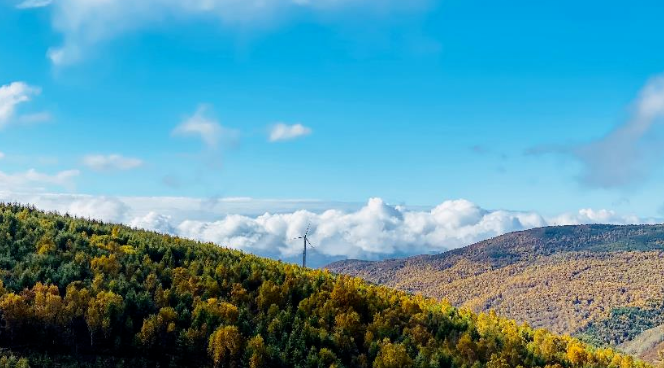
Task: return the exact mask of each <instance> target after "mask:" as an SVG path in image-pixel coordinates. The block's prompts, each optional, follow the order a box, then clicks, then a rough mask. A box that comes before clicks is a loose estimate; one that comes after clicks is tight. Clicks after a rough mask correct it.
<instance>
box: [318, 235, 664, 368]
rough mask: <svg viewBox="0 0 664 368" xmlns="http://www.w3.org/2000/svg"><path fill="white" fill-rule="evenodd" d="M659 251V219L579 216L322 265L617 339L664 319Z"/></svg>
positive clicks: (601, 341)
mask: <svg viewBox="0 0 664 368" xmlns="http://www.w3.org/2000/svg"><path fill="white" fill-rule="evenodd" d="M663 256H664V226H662V225H653V226H610V225H581V226H562V227H548V228H540V229H533V230H528V231H522V232H515V233H510V234H506V235H503V236H499V237H496V238H493V239H489V240H486V241H483V242H480V243H477V244H473V245H470V246H468V247H465V248H460V249H455V250H452V251H449V252H445V253H442V254H438V255H431V256H417V257H412V258H406V259H399V260H388V261H383V262H362V261H342V262H337V263H333V264H331V265H329V266H327V269H329V270H331V271H333V272H337V273H342V274H349V275H354V276H359V277H362V278H364V279H366V280H369V281H371V282H374V283H378V284H384V285H387V286H390V287H395V288H398V289H401V290H406V291H409V292H413V293H421V294H423V295H425V296H428V297H434V298H437V299H446V300H448V301H449V302H450V303H451V304H452V305H455V306H464V307H468V308H470V309H472V310H473V311H475V312H481V311H488V310H495V311H496V313H498V314H499V315H504V316H506V317H508V318H514V319H516V320H517V321H522V322H527V323H529V324H530V325H532V326H534V327H545V328H548V329H550V330H552V331H554V332H556V333H567V334H574V335H578V336H580V337H582V338H584V339H585V340H587V341H590V342H592V343H594V344H596V345H614V346H617V345H619V344H623V343H625V342H627V341H630V340H632V339H634V338H636V337H637V336H638V335H639V334H641V333H642V332H644V331H646V330H648V329H651V328H654V327H656V326H658V325H659V324H662V323H664V313H663V312H664V305H663V304H662V302H663V301H664V277H663V276H664V262H662V257H663ZM633 351H634V350H633ZM649 354H650V355H649V356H652V352H649Z"/></svg>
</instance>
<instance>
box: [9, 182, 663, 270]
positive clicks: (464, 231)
mask: <svg viewBox="0 0 664 368" xmlns="http://www.w3.org/2000/svg"><path fill="white" fill-rule="evenodd" d="M0 201H18V202H22V203H32V204H35V205H36V206H37V207H39V208H42V209H46V210H53V211H58V212H62V213H65V212H66V213H69V214H72V215H77V216H83V217H92V218H99V219H102V220H106V221H116V222H122V223H125V224H127V225H130V226H133V227H137V228H144V229H148V230H154V231H159V232H163V233H169V234H173V235H179V236H183V237H187V238H191V239H197V240H202V241H207V242H214V243H216V244H219V245H223V246H227V247H231V248H236V249H241V250H244V251H247V252H251V253H254V254H258V255H261V256H266V257H272V258H279V259H283V260H286V261H294V262H297V261H298V259H299V257H300V252H301V249H302V244H301V243H300V241H299V240H293V239H294V238H296V237H298V236H300V235H302V233H303V232H304V231H305V230H306V229H307V227H308V226H309V224H311V228H310V232H309V236H310V240H311V242H312V243H313V244H314V245H315V248H314V250H313V252H312V254H311V256H312V262H311V264H312V265H313V266H321V265H324V264H326V263H328V262H330V261H332V260H338V259H343V258H359V259H384V258H390V257H398V256H409V255H415V254H423V253H437V252H441V251H444V250H447V249H452V248H458V247H461V246H465V245H468V244H472V243H475V242H477V241H481V240H484V239H487V238H491V237H494V236H497V235H501V234H504V233H507V232H510V231H518V230H525V229H530V228H534V227H540V226H547V225H566V224H587V223H613V224H631V223H652V222H654V220H653V219H642V218H639V217H637V216H630V215H628V216H623V215H619V214H617V213H615V212H613V211H610V210H603V209H600V210H593V209H582V210H579V211H577V212H570V213H563V214H560V215H557V216H553V217H545V216H541V215H540V214H538V213H536V212H523V211H507V210H488V209H484V208H482V207H480V206H478V205H476V204H474V203H472V202H470V201H467V200H463V199H459V200H448V201H445V202H443V203H441V204H440V205H438V206H436V207H433V208H429V209H421V208H406V207H402V206H393V205H390V204H388V203H386V202H385V201H383V200H382V199H380V198H373V199H370V200H369V201H368V202H367V203H365V204H348V203H346V204H341V203H327V202H316V201H280V200H255V199H250V198H220V199H218V200H216V201H214V203H210V202H209V201H208V200H206V199H199V198H187V197H118V198H114V197H96V196H84V195H66V194H17V193H13V192H0ZM261 210H263V211H264V212H261ZM265 211H267V212H265Z"/></svg>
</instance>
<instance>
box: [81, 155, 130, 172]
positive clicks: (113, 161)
mask: <svg viewBox="0 0 664 368" xmlns="http://www.w3.org/2000/svg"><path fill="white" fill-rule="evenodd" d="M83 164H84V165H85V166H87V167H89V168H91V169H93V170H97V171H108V170H131V169H135V168H138V167H140V166H142V165H143V161H142V160H139V159H137V158H131V157H124V156H122V155H116V154H113V155H88V156H85V157H83Z"/></svg>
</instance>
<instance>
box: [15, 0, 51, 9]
mask: <svg viewBox="0 0 664 368" xmlns="http://www.w3.org/2000/svg"><path fill="white" fill-rule="evenodd" d="M52 3H53V0H25V1H23V2H21V3H19V4H18V5H16V7H17V8H18V9H34V8H43V7H45V6H49V5H51V4H52Z"/></svg>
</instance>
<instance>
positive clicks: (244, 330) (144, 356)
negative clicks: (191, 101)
mask: <svg viewBox="0 0 664 368" xmlns="http://www.w3.org/2000/svg"><path fill="white" fill-rule="evenodd" d="M0 280H1V281H2V284H1V285H0V349H1V352H0V355H3V356H2V357H0V366H1V367H27V366H33V367H38V366H39V367H122V366H128V367H166V366H173V367H254V368H255V367H376V368H388V367H393V368H396V367H473V368H476V367H516V366H521V367H551V368H553V367H557V368H562V367H624V368H629V367H646V366H647V365H645V364H644V363H642V362H640V361H635V360H634V359H633V358H631V357H630V356H626V355H621V354H618V353H615V352H614V351H612V350H611V349H594V348H590V347H588V346H586V345H584V344H583V343H581V342H579V341H578V340H575V339H572V338H570V337H559V336H555V335H553V334H550V333H548V332H546V331H545V330H533V329H531V328H530V327H528V326H525V325H518V324H516V323H515V322H514V321H511V320H508V319H504V318H499V317H497V316H496V315H495V314H480V315H476V314H473V313H472V312H470V311H469V310H467V309H456V308H454V307H452V306H450V305H449V304H445V303H438V302H436V301H434V300H432V299H426V298H423V297H417V296H411V295H408V294H406V293H403V292H399V291H396V290H392V289H388V288H385V287H380V286H375V285H369V284H367V283H365V282H363V281H361V280H360V279H357V278H350V277H347V276H335V275H332V274H330V273H329V272H327V271H324V270H323V271H321V270H309V269H303V268H300V267H297V266H294V265H290V264H283V263H281V262H277V261H272V260H267V259H261V258H258V257H254V256H251V255H247V254H243V253H241V252H238V251H234V250H229V249H224V248H220V247H218V246H216V245H213V244H201V243H197V242H193V241H189V240H184V239H179V238H174V237H170V236H166V235H160V234H156V233H151V232H145V231H137V230H132V229H129V228H127V227H123V226H117V225H109V224H103V223H100V222H91V221H85V220H80V219H74V218H71V217H66V216H58V215H53V214H46V213H43V212H39V211H36V210H34V209H32V208H27V207H22V206H16V205H2V206H0Z"/></svg>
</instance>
